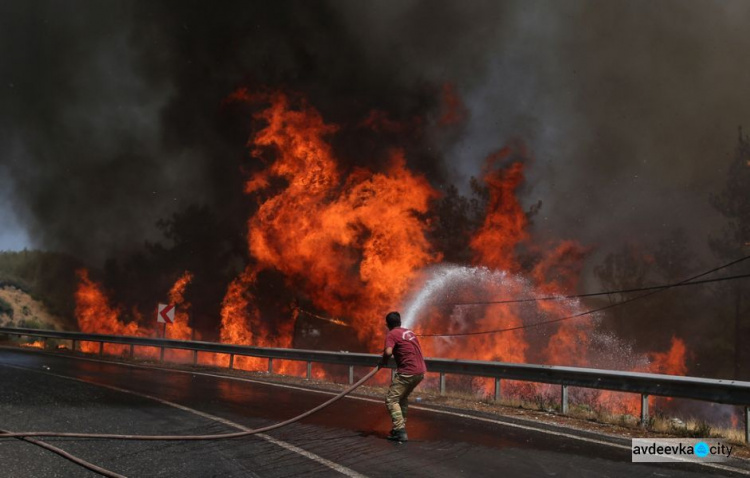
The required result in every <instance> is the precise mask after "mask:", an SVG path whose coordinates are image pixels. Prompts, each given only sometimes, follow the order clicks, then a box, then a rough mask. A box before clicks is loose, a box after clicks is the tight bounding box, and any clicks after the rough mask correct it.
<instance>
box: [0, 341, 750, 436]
mask: <svg viewBox="0 0 750 478" xmlns="http://www.w3.org/2000/svg"><path fill="white" fill-rule="evenodd" d="M0 334H6V335H15V336H28V337H40V338H42V339H47V338H54V339H62V340H71V341H72V349H73V350H76V348H77V347H76V344H77V343H79V342H98V343H99V354H100V355H101V354H103V351H104V344H105V343H108V344H122V345H129V346H130V354H131V356H134V347H136V346H139V347H156V348H159V349H160V350H161V352H160V360H161V361H163V360H164V349H180V350H191V351H193V363H194V364H196V363H197V361H198V353H199V352H205V353H218V354H226V355H229V368H232V367H233V364H234V357H235V356H238V355H239V356H248V357H260V358H267V359H268V371H269V372H273V359H280V360H293V361H301V362H307V378H308V379H309V378H311V371H312V364H313V363H327V364H339V365H347V366H349V383H353V382H354V367H374V366H376V365H377V363H378V362H379V361H380V357H381V356H380V355H376V354H363V353H349V352H328V351H317V350H300V349H281V348H266V347H251V346H246V345H232V344H220V343H215V342H201V341H187V340H173V339H160V338H152V337H133V336H122V335H105V334H87V333H82V332H63V331H55V330H39V329H28V328H13V327H0ZM425 361H426V362H427V369H428V371H429V372H433V373H438V374H440V393H441V395H442V394H445V375H446V374H455V375H471V376H478V377H489V378H494V379H495V395H494V398H495V400H498V399H500V397H501V383H502V382H501V381H502V380H518V381H527V382H537V383H547V384H557V385H560V386H561V404H560V409H561V412H562V413H563V414H566V413H568V387H583V388H594V389H600V390H610V391H616V392H629V393H637V394H640V395H641V425H642V426H645V425H646V424H647V423H648V418H649V413H648V397H649V396H650V395H658V396H665V397H679V398H689V399H694V400H703V401H708V402H714V403H724V404H731V405H739V406H742V407H744V409H745V410H744V411H745V413H744V415H745V440H746V442H748V443H750V382H741V381H734V380H717V379H707V378H697V377H678V376H673V375H660V374H653V373H638V372H619V371H614V370H598V369H589V368H578V367H559V366H552V365H529V364H516V363H503V362H486V361H478V360H452V359H440V358H428V359H426V360H425ZM389 367H390V368H393V363H391V364H389Z"/></svg>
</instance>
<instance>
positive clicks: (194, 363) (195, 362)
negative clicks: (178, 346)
mask: <svg viewBox="0 0 750 478" xmlns="http://www.w3.org/2000/svg"><path fill="white" fill-rule="evenodd" d="M195 365H198V351H197V350H193V366H195Z"/></svg>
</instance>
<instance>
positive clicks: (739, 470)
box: [2, 347, 750, 476]
mask: <svg viewBox="0 0 750 478" xmlns="http://www.w3.org/2000/svg"><path fill="white" fill-rule="evenodd" d="M2 348H6V349H13V350H17V349H16V348H15V347H2ZM23 352H29V353H43V354H48V355H52V356H55V357H64V358H69V359H76V360H87V361H90V362H100V363H106V364H113V365H122V366H125V367H133V368H140V369H144V370H161V371H164V372H172V373H186V374H190V375H202V376H206V377H213V378H223V379H227V380H235V381H238V382H249V383H255V384H262V385H268V386H271V387H282V388H288V389H293V390H300V391H304V392H312V393H321V394H324V395H337V394H338V392H329V391H327V390H315V389H310V388H305V387H300V386H299V385H287V384H282V383H274V382H267V381H265V380H253V379H250V378H242V377H233V376H231V375H220V374H214V373H209V372H191V371H189V370H178V369H171V368H166V367H151V366H145V365H138V364H129V363H124V362H114V361H111V360H99V359H93V358H88V357H75V356H69V355H59V354H55V353H53V352H39V351H35V350H28V351H27V350H23ZM345 398H350V399H352V400H362V401H364V402H372V403H382V404H384V403H385V402H384V401H383V400H375V399H373V398H367V397H357V396H352V395H347V396H346V397H345ZM409 409H410V410H422V411H426V412H431V413H438V414H442V415H450V416H454V417H459V418H464V419H468V420H477V421H480V422H486V423H493V424H496V425H501V426H507V427H511V428H519V429H522V430H527V431H534V432H539V433H545V434H547V435H554V436H559V437H565V438H570V439H573V440H578V441H583V442H587V443H595V444H598V445H604V446H611V447H613V448H620V449H623V450H631V447H629V446H627V445H621V444H619V443H613V442H609V441H606V440H597V439H595V438H587V437H582V436H578V435H574V434H572V433H565V432H558V431H555V430H549V429H546V428H538V427H533V426H529V425H521V424H518V423H513V422H506V421H503V420H499V419H493V418H485V417H478V416H476V415H469V414H464V413H459V412H451V411H448V410H439V409H436V408H430V407H424V406H420V405H409ZM735 459H738V460H740V459H741V458H735ZM690 463H694V464H696V465H701V466H706V467H709V468H716V469H720V470H723V471H731V472H734V473H739V474H742V475H748V476H750V471H748V470H744V469H742V468H734V467H731V466H725V465H720V464H717V463H702V462H692V461H691V462H690Z"/></svg>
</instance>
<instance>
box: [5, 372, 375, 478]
mask: <svg viewBox="0 0 750 478" xmlns="http://www.w3.org/2000/svg"><path fill="white" fill-rule="evenodd" d="M0 365H2V366H5V367H9V368H15V369H19V370H28V371H31V372H36V373H42V374H45V375H52V376H53V377H59V378H64V379H67V380H73V381H76V382H81V383H85V384H88V385H95V386H98V387H103V388H108V389H110V390H114V391H116V392H121V393H127V394H130V395H135V396H138V397H142V398H148V399H150V400H154V401H157V402H159V403H162V404H164V405H168V406H170V407H174V408H177V409H179V410H182V411H185V412H188V413H192V414H194V415H198V416H201V417H203V418H207V419H209V420H213V421H215V422H219V423H223V424H224V425H227V426H229V427H232V428H236V429H238V430H242V431H246V432H247V431H251V430H252V429H251V428H247V427H246V426H244V425H240V424H239V423H235V422H233V421H231V420H227V419H226V418H222V417H218V416H216V415H211V414H210V413H205V412H202V411H200V410H196V409H194V408H190V407H186V406H184V405H180V404H179V403H175V402H170V401H169V400H164V399H162V398H159V397H154V396H153V395H146V394H145V393H140V392H136V391H133V390H128V389H125V388H120V387H115V386H114V385H105V384H103V383H97V382H92V381H89V380H84V379H81V378H76V377H69V376H66V375H61V374H57V373H52V372H47V371H41V370H36V369H34V368H29V367H21V366H18V365H8V364H6V363H0ZM254 436H257V437H260V438H262V439H264V440H266V441H268V442H270V443H273V444H274V445H277V446H280V447H282V448H284V449H286V450H289V451H291V452H294V453H297V454H299V455H302V456H304V457H305V458H308V459H310V460H312V461H315V462H317V463H319V464H321V465H324V466H326V467H328V468H330V469H332V470H334V471H337V472H339V473H341V474H342V475H346V476H349V477H351V478H367V477H366V476H365V475H363V474H361V473H358V472H356V471H354V470H352V469H351V468H347V467H346V466H344V465H340V464H338V463H336V462H333V461H331V460H327V459H325V458H323V457H322V456H320V455H316V454H315V453H312V452H309V451H307V450H304V449H302V448H300V447H298V446H295V445H292V444H291V443H287V442H285V441H282V440H278V439H276V438H273V437H271V436H269V435H266V434H265V433H256V434H255V435H254Z"/></svg>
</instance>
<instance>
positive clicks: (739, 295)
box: [709, 129, 750, 379]
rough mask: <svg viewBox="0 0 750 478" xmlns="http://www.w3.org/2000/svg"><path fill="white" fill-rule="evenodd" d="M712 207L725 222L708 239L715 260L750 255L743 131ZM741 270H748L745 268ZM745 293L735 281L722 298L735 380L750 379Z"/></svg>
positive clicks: (749, 186) (749, 151)
mask: <svg viewBox="0 0 750 478" xmlns="http://www.w3.org/2000/svg"><path fill="white" fill-rule="evenodd" d="M711 205H712V206H713V207H714V208H715V209H716V210H717V211H719V212H720V213H721V214H722V215H723V216H724V217H725V218H726V219H727V222H726V224H725V225H724V227H723V228H722V230H721V232H720V233H719V234H718V235H717V236H711V237H710V238H709V245H710V246H711V249H712V250H713V251H714V253H715V254H716V256H717V257H720V258H722V259H724V260H732V259H737V258H739V257H742V256H744V255H746V254H747V253H748V252H750V139H748V136H747V135H743V134H742V129H740V131H739V138H738V142H737V148H736V149H735V154H734V158H733V160H732V162H731V164H730V165H729V169H728V171H727V181H726V183H725V185H724V189H723V190H722V191H721V192H720V193H719V194H717V195H714V196H712V197H711ZM741 267H744V269H745V270H747V265H744V264H743V265H742V266H741ZM734 271H735V272H736V271H737V268H735V269H734ZM746 293H747V287H746V286H745V285H743V283H742V282H741V281H735V284H734V287H733V289H732V290H731V292H729V293H724V294H722V295H723V297H724V300H725V301H726V302H729V303H730V304H732V311H731V312H730V317H732V319H733V320H732V322H733V323H734V327H731V328H728V330H727V332H728V333H727V335H728V338H729V340H728V342H729V343H732V345H733V349H734V360H733V362H734V367H733V368H734V377H735V378H743V379H746V378H748V377H750V375H749V373H750V370H748V369H747V368H746V367H743V366H742V362H743V356H742V348H743V347H742V344H743V343H745V341H746V340H747V339H748V335H747V334H748V330H747V324H746V323H745V322H746V319H744V317H745V316H746V315H747V312H748V310H750V309H746V310H743V307H745V308H747V306H748V300H747V299H745V300H743V296H744V295H745V294H746ZM732 339H733V340H732ZM743 339H744V340H743Z"/></svg>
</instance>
